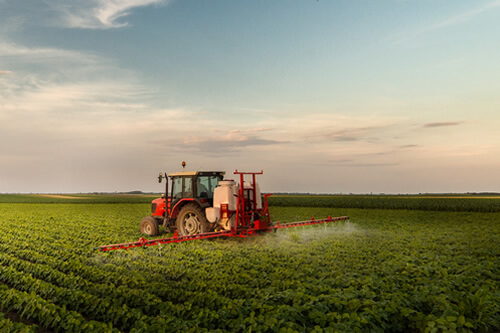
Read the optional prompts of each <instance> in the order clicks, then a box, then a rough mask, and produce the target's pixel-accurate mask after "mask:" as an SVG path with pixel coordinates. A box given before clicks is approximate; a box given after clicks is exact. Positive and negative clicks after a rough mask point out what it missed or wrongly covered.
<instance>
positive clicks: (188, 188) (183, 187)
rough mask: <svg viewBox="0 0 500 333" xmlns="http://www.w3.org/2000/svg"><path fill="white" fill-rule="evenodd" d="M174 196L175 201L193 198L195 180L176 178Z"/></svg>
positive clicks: (173, 181)
mask: <svg viewBox="0 0 500 333" xmlns="http://www.w3.org/2000/svg"><path fill="white" fill-rule="evenodd" d="M172 196H173V198H174V199H181V198H192V197H193V180H192V178H191V177H175V178H174V179H173V180H172Z"/></svg>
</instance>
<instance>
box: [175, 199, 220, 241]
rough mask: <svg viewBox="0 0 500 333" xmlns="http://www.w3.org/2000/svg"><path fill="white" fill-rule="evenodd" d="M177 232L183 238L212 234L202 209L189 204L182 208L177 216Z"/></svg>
mask: <svg viewBox="0 0 500 333" xmlns="http://www.w3.org/2000/svg"><path fill="white" fill-rule="evenodd" d="M176 225H177V231H178V232H179V234H180V235H181V236H186V235H196V234H204V233H206V232H210V231H211V230H210V223H208V221H207V218H206V217H205V214H204V213H203V211H202V210H201V208H200V207H198V206H197V205H194V204H187V205H185V206H184V207H182V208H181V210H180V212H179V215H178V216H177V222H176Z"/></svg>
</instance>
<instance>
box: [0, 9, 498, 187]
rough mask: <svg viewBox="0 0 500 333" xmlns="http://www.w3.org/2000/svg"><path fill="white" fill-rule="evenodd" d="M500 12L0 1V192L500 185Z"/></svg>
mask: <svg viewBox="0 0 500 333" xmlns="http://www.w3.org/2000/svg"><path fill="white" fill-rule="evenodd" d="M499 54H500V1H491V0H490V1H474V2H472V1H395V0H394V1H323V0H320V1H269V0H266V1H236V0H232V1H229V0H225V1H218V0H211V1H201V0H200V1H189V0H186V1H181V0H177V1H175V0H173V1H162V0H112V1H111V0H106V1H105V0H80V1H67V0H43V1H39V0H36V1H35V0H16V1H14V0H0V193H1V192H87V191H128V190H135V189H141V190H145V191H159V190H160V187H159V185H157V184H155V177H156V175H157V173H158V172H159V171H166V172H170V171H178V170H179V169H180V163H181V161H183V160H185V161H186V162H187V163H188V169H192V170H207V169H213V170H214V169H216V170H225V171H227V172H229V173H230V172H232V171H233V170H234V169H239V170H261V169H263V170H264V176H262V179H261V187H262V189H263V190H264V191H269V192H272V191H294V192H295V191H297V192H319V193H323V192H325V193H339V192H342V193H370V192H373V193H380V192H385V193H420V192H468V191H470V192H473V191H500V175H499V172H498V170H500V134H499V131H498V128H500V60H498V59H499V56H498V55H499Z"/></svg>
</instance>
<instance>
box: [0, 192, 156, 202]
mask: <svg viewBox="0 0 500 333" xmlns="http://www.w3.org/2000/svg"><path fill="white" fill-rule="evenodd" d="M159 196H160V194H0V203H2V202H4V203H86V204H88V203H148V202H151V200H153V199H155V198H158V197H159Z"/></svg>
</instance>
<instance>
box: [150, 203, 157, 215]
mask: <svg viewBox="0 0 500 333" xmlns="http://www.w3.org/2000/svg"><path fill="white" fill-rule="evenodd" d="M154 213H156V204H155V203H153V204H151V214H154Z"/></svg>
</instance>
